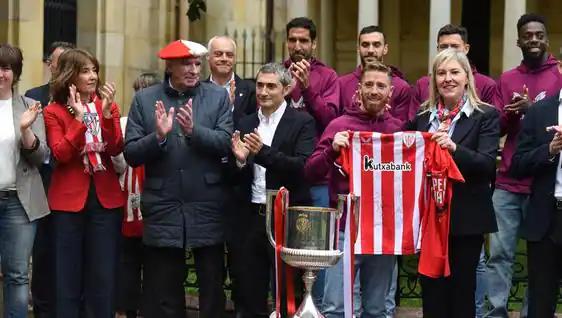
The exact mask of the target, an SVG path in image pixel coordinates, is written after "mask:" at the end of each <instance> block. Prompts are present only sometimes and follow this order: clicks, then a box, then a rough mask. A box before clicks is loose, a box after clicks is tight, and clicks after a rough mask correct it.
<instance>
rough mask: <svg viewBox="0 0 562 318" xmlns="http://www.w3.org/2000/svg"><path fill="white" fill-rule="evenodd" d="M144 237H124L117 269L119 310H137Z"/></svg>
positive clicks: (139, 297) (140, 286)
mask: <svg viewBox="0 0 562 318" xmlns="http://www.w3.org/2000/svg"><path fill="white" fill-rule="evenodd" d="M142 249H143V245H142V237H123V238H122V245H121V256H120V257H119V269H118V271H117V306H116V307H117V311H120V312H134V313H135V317H136V312H137V311H138V310H139V308H140V300H141V292H142V263H143V250H142Z"/></svg>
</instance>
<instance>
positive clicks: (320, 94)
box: [284, 17, 340, 306]
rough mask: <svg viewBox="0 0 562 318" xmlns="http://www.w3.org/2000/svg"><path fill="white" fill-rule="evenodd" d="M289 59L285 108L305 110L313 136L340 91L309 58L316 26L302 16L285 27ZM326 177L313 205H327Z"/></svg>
mask: <svg viewBox="0 0 562 318" xmlns="http://www.w3.org/2000/svg"><path fill="white" fill-rule="evenodd" d="M286 31H287V51H288V52H289V59H288V60H286V61H285V62H284V65H285V67H286V68H288V69H289V70H290V71H291V75H292V76H293V89H292V91H291V93H290V94H289V95H287V97H286V99H287V104H288V105H289V107H292V108H296V109H300V110H304V111H307V112H308V113H309V114H310V115H312V117H314V119H315V122H316V137H317V138H318V137H320V136H321V135H322V133H323V132H324V129H325V128H326V126H328V124H329V123H330V122H331V121H332V120H333V119H334V118H336V117H337V116H338V115H339V113H340V109H339V99H340V90H339V86H338V75H337V74H336V71H334V70H333V69H331V68H330V67H328V66H326V65H325V64H324V63H322V62H320V61H319V60H317V59H316V58H314V57H313V53H314V50H315V49H316V25H315V24H314V22H313V21H312V20H310V19H309V18H306V17H300V18H294V19H292V20H291V21H289V23H287V26H286ZM327 183H328V179H327V176H326V177H325V178H322V179H320V180H317V182H315V183H314V184H313V185H312V186H311V187H310V194H311V196H312V203H313V205H314V206H318V207H327V206H328V185H327ZM323 273H324V272H323V271H321V272H320V273H319V274H318V278H317V280H316V284H315V285H314V290H313V292H312V293H313V296H314V297H315V302H316V304H317V305H318V306H320V305H321V304H320V301H321V299H322V295H323V290H324V282H323V277H324V275H323Z"/></svg>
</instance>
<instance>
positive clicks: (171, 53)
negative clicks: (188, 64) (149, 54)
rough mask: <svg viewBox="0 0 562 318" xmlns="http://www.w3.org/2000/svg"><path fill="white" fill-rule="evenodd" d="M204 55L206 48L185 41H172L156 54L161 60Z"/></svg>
mask: <svg viewBox="0 0 562 318" xmlns="http://www.w3.org/2000/svg"><path fill="white" fill-rule="evenodd" d="M205 54H207V48H205V47H204V46H203V45H201V44H199V43H196V42H191V41H185V40H177V41H174V42H172V43H170V44H168V45H166V46H165V47H164V48H162V49H161V50H160V52H158V56H159V57H160V58H161V59H163V60H170V59H184V58H188V57H199V56H203V55H205Z"/></svg>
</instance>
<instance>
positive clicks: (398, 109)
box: [338, 25, 411, 122]
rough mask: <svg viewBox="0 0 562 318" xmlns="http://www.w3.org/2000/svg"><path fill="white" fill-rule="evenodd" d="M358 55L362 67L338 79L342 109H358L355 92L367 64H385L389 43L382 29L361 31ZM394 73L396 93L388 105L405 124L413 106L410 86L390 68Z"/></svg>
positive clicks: (401, 75)
mask: <svg viewBox="0 0 562 318" xmlns="http://www.w3.org/2000/svg"><path fill="white" fill-rule="evenodd" d="M357 53H358V54H359V57H360V58H361V65H359V66H357V68H356V69H355V70H354V71H353V72H351V73H349V74H346V75H343V76H341V77H340V78H339V79H338V82H339V85H340V107H341V108H343V109H348V108H352V107H356V106H357V104H356V103H355V101H354V98H353V96H354V94H355V90H356V89H357V84H358V83H359V79H360V77H361V70H362V68H364V67H365V65H367V64H373V63H384V57H385V56H386V54H387V53H388V43H387V42H386V39H385V35H384V33H383V31H382V29H381V28H380V27H378V26H375V25H370V26H366V27H364V28H363V29H361V31H359V38H358V39H357ZM389 68H390V70H391V72H392V86H393V87H394V91H393V94H392V97H391V98H390V100H389V102H388V104H389V105H390V114H391V115H392V116H394V117H396V118H398V119H400V120H402V121H403V122H405V121H406V120H407V119H408V116H409V113H410V110H409V108H410V105H411V91H410V85H409V84H408V83H407V82H406V80H405V79H404V75H403V74H402V72H400V71H399V70H398V69H397V68H395V67H393V66H389Z"/></svg>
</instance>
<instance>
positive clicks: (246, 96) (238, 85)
mask: <svg viewBox="0 0 562 318" xmlns="http://www.w3.org/2000/svg"><path fill="white" fill-rule="evenodd" d="M207 49H208V50H209V55H208V56H207V61H208V62H209V69H210V70H211V76H210V77H209V79H208V81H210V82H212V83H215V84H217V85H219V86H222V87H224V88H225V89H226V90H227V92H228V96H229V97H230V103H231V104H233V108H232V119H233V121H234V126H236V124H237V123H238V120H240V118H242V117H244V116H245V115H248V114H252V113H255V112H256V109H257V103H256V86H255V84H254V83H252V81H248V80H243V79H241V78H240V77H239V76H238V75H236V74H235V73H234V66H235V65H236V42H234V40H233V39H232V38H230V37H228V36H215V37H213V38H211V39H210V40H209V44H208V45H207Z"/></svg>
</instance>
